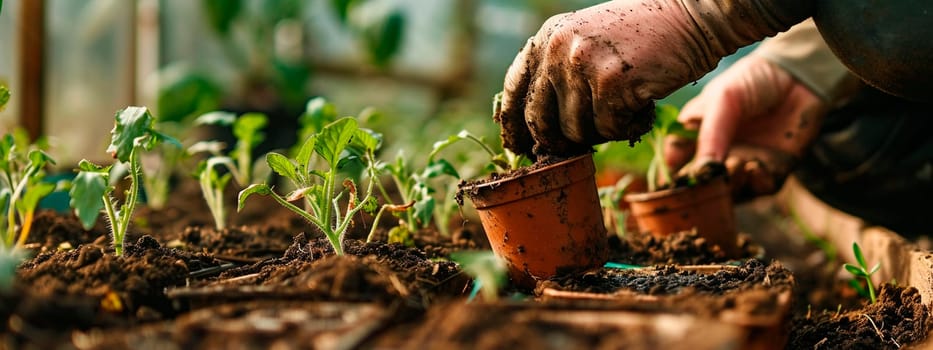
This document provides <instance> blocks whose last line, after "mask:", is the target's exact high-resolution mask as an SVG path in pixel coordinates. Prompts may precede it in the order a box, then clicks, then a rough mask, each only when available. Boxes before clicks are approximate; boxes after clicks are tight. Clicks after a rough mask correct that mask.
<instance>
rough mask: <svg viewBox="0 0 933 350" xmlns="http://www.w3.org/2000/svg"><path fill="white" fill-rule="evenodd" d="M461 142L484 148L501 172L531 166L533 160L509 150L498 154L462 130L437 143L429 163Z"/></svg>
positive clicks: (491, 163)
mask: <svg viewBox="0 0 933 350" xmlns="http://www.w3.org/2000/svg"><path fill="white" fill-rule="evenodd" d="M460 141H470V142H473V143H474V144H476V145H478V146H479V147H480V148H482V149H483V151H485V152H486V154H488V155H489V158H490V160H489V162H490V165H491V166H492V167H494V169H495V170H497V171H499V172H508V171H510V170H515V169H518V168H521V167H523V166H528V165H531V160H530V159H529V158H528V157H526V156H524V155H519V154H515V153H514V152H512V151H511V150H509V149H503V150H502V152H501V153H500V152H496V151H494V150H493V148H492V146H490V145H489V144H488V143H487V142H486V141H485V140H483V139H482V138H480V137H478V136H476V135H473V134H472V133H470V132H469V131H466V130H461V131H460V132H459V133H457V134H456V135H451V136H449V137H447V139H445V140H441V141H438V142H435V143H434V147H433V149H432V150H431V153H430V154H429V155H428V163H429V164H430V163H432V162H434V158H435V157H436V156H437V154H438V153H440V152H441V151H443V150H444V149H446V148H447V147H450V146H451V145H453V144H455V143H458V142H460Z"/></svg>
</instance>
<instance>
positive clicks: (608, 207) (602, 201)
mask: <svg viewBox="0 0 933 350" xmlns="http://www.w3.org/2000/svg"><path fill="white" fill-rule="evenodd" d="M634 180H635V178H634V177H633V176H632V174H626V175H625V176H623V177H622V178H621V179H619V181H617V182H616V183H615V184H614V185H612V186H605V187H600V188H599V205H600V206H601V207H603V212H604V213H605V215H603V218H604V220H605V221H606V228H613V229H614V232H615V234H616V236H618V237H619V238H623V237H625V233H626V232H625V219H626V217H627V216H628V212H627V211H625V210H623V209H622V207H621V204H622V196H624V195H625V191H626V190H627V189H628V187H629V185H631V184H632V181H634Z"/></svg>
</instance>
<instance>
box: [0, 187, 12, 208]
mask: <svg viewBox="0 0 933 350" xmlns="http://www.w3.org/2000/svg"><path fill="white" fill-rule="evenodd" d="M10 197H13V191H12V190H11V189H10V188H7V187H0V213H6V212H7V209H9V208H10Z"/></svg>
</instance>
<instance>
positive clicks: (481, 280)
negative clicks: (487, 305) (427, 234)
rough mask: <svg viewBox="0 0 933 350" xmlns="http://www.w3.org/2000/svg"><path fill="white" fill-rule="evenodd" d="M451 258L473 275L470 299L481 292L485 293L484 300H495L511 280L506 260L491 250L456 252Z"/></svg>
mask: <svg viewBox="0 0 933 350" xmlns="http://www.w3.org/2000/svg"><path fill="white" fill-rule="evenodd" d="M450 259H451V260H453V261H455V262H457V263H458V264H460V268H461V269H463V272H466V273H467V274H468V275H470V276H471V277H473V291H472V292H471V293H470V296H469V298H468V299H467V300H468V301H472V300H473V299H474V298H475V297H476V295H477V293H479V292H482V293H483V300H486V301H495V300H497V299H498V298H499V291H500V290H502V288H504V287H505V286H506V284H507V283H508V281H509V277H508V274H507V273H506V271H507V266H506V264H505V262H504V261H502V259H499V257H497V256H496V254H494V253H493V252H492V251H491V250H486V251H461V252H454V253H452V254H450Z"/></svg>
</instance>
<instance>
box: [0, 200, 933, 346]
mask: <svg viewBox="0 0 933 350" xmlns="http://www.w3.org/2000/svg"><path fill="white" fill-rule="evenodd" d="M184 198H185V196H180V197H179V198H178V199H177V200H181V201H183V200H184ZM195 203H200V202H195ZM195 207H197V205H195ZM259 207H262V205H259ZM266 208H267V209H268V212H269V217H270V218H273V219H271V220H270V221H267V222H239V223H238V225H237V226H235V227H232V228H229V229H228V230H227V231H224V232H223V233H222V234H218V233H217V232H215V231H214V230H213V229H212V228H209V227H207V226H205V225H204V224H203V223H200V224H199V223H197V222H194V223H185V224H179V220H181V219H180V218H176V219H174V220H175V221H172V222H170V223H169V224H161V223H159V222H158V220H155V219H156V218H157V217H158V216H159V215H162V214H157V213H156V212H149V211H147V210H142V211H140V213H139V214H138V215H137V216H138V217H145V218H146V221H147V223H148V225H146V226H145V227H144V229H140V230H138V231H136V232H144V233H146V235H140V234H138V233H137V234H133V235H131V236H130V238H131V239H130V240H128V242H131V243H128V244H127V247H126V249H125V254H124V256H122V257H114V256H113V255H112V248H110V247H109V241H108V239H107V234H106V230H107V228H106V226H104V225H103V224H102V223H99V224H98V225H97V226H96V227H95V228H93V229H92V230H90V231H84V230H83V229H81V228H80V224H79V223H78V222H77V219H76V218H74V217H73V216H71V215H60V214H55V213H51V212H43V213H41V214H40V215H39V217H38V219H37V225H36V226H35V227H36V228H37V229H36V232H35V233H34V234H33V235H32V236H31V237H30V242H31V243H30V244H31V245H30V247H32V248H33V249H34V251H36V252H38V253H39V254H38V255H37V256H36V257H34V258H32V259H30V260H27V262H26V263H25V264H23V265H22V266H21V267H20V269H19V270H18V275H17V285H18V287H17V288H16V289H14V292H13V293H12V294H6V295H4V296H3V297H2V300H3V301H4V303H3V305H4V306H3V307H0V316H2V317H3V318H4V320H6V322H5V324H6V326H5V328H4V330H3V334H2V335H0V339H2V342H3V344H5V346H7V347H10V348H19V347H27V346H36V347H41V348H50V347H62V346H64V347H77V348H100V349H104V348H106V349H114V348H140V347H155V348H164V347H179V348H226V347H229V346H233V345H236V346H238V347H242V348H267V347H270V346H277V345H281V346H288V347H298V348H305V347H306V348H423V347H433V348H448V347H449V348H464V349H465V348H503V347H535V348H561V349H575V348H580V349H582V348H596V347H619V346H626V347H628V348H635V349H638V348H645V349H649V348H683V347H685V346H688V345H687V344H689V347H690V348H696V349H704V348H710V349H714V348H721V347H737V348H755V349H773V348H780V347H781V344H782V343H784V342H785V341H784V340H782V339H786V342H787V347H788V348H812V347H814V346H816V347H817V348H820V347H822V346H826V347H828V348H831V347H839V346H842V347H859V346H861V347H868V348H895V347H896V345H907V344H910V343H917V342H919V341H921V340H922V339H923V338H925V336H926V333H927V332H928V331H929V329H930V324H931V318H930V316H929V308H928V307H927V306H926V305H925V304H923V303H922V300H923V299H922V296H923V293H922V292H921V291H918V290H917V289H912V288H907V287H908V286H913V285H915V284H913V283H915V282H914V281H918V280H919V279H918V278H914V279H910V278H907V279H905V280H904V281H909V283H912V284H910V285H908V286H904V285H902V286H901V287H894V286H886V287H883V288H882V289H881V290H880V293H879V300H880V302H879V303H876V304H872V305H868V304H867V302H866V301H865V300H863V299H859V298H858V297H857V296H855V295H854V294H852V293H849V294H846V293H847V292H846V289H845V285H844V284H841V283H832V281H837V280H836V279H835V277H834V276H833V275H832V274H828V275H823V276H822V277H820V278H824V280H821V279H820V278H814V277H813V276H812V273H815V271H810V272H812V273H808V272H807V271H804V270H806V269H803V268H802V267H801V265H800V264H801V260H804V259H803V258H806V257H807V256H808V254H811V253H814V252H818V251H816V250H812V249H813V248H812V247H811V248H810V249H811V251H803V252H798V253H797V254H798V255H799V256H802V258H801V259H796V260H794V259H791V258H789V257H785V256H781V255H780V254H779V252H778V251H777V250H778V249H776V248H775V247H774V246H772V245H771V242H768V240H767V239H761V238H762V234H764V232H762V233H756V234H752V235H745V236H743V237H742V238H741V240H742V243H741V244H740V246H741V247H743V249H742V251H743V258H742V259H740V260H730V259H726V258H724V256H723V255H722V252H720V251H718V250H717V249H716V248H714V247H710V246H709V244H708V243H707V242H705V240H704V239H702V238H698V237H696V236H695V235H693V234H691V233H688V232H685V233H678V234H674V235H671V236H669V237H666V238H657V237H653V236H642V235H636V234H631V235H629V236H627V237H626V238H625V239H619V238H618V237H610V239H609V245H608V246H609V251H610V257H611V261H614V262H621V263H627V264H633V265H639V266H646V267H643V268H635V269H599V270H594V271H590V272H586V273H582V274H576V275H572V276H566V277H562V278H559V279H554V280H550V281H542V282H540V283H539V284H538V288H537V289H536V290H535V291H534V292H531V291H527V290H515V289H507V290H504V291H502V292H501V293H500V295H501V296H502V297H503V298H504V299H502V300H500V301H490V300H475V301H473V302H467V295H468V294H469V291H470V289H471V281H470V279H469V277H468V276H466V275H465V274H464V273H462V272H461V270H460V269H459V267H458V266H457V265H456V264H454V263H452V262H450V261H448V260H447V259H445V258H446V256H447V255H448V254H450V253H451V252H456V251H462V250H466V249H476V248H478V247H488V243H487V242H485V241H484V240H483V235H482V233H481V231H479V229H478V226H477V225H476V223H475V222H470V223H468V224H465V225H462V226H461V228H460V229H458V230H455V232H454V233H453V234H452V235H451V236H450V237H445V236H441V235H439V234H438V232H437V231H433V230H429V231H425V232H421V233H420V234H418V235H415V236H414V238H415V239H414V246H413V247H406V246H403V245H399V244H386V243H382V242H374V243H365V242H363V241H361V240H358V238H362V237H363V236H364V235H365V232H366V231H368V228H358V229H354V230H353V231H352V232H351V233H350V234H349V239H347V240H346V241H345V252H346V255H344V256H335V255H334V254H333V248H332V247H331V246H330V244H329V242H328V241H327V240H326V239H325V238H323V236H322V235H320V233H318V232H315V231H314V230H313V229H312V228H311V227H309V226H308V225H306V224H304V223H303V222H301V221H296V220H291V219H283V218H287V217H288V216H287V215H286V214H287V212H284V211H282V210H281V209H279V208H278V207H272V206H266ZM271 208H275V209H271ZM186 210H187V209H186ZM195 210H201V212H200V214H198V213H196V212H195V213H193V215H194V217H197V216H198V215H202V217H203V211H204V210H206V208H203V207H202V208H200V209H191V211H195ZM251 210H258V209H251ZM257 217H258V216H257ZM772 229H773V228H772ZM387 230H388V229H387V228H386V229H382V228H379V229H378V230H377V232H381V233H380V234H377V236H379V237H383V236H384V234H385V232H386V231H387ZM763 231H764V230H763ZM769 233H773V232H769ZM251 235H255V236H251ZM282 237H288V240H287V242H283V241H284V239H283V238H282ZM778 239H780V238H778ZM249 242H253V243H249ZM752 242H759V243H760V245H759V244H753V243H752ZM68 246H70V247H71V248H73V249H70V250H69V249H66V247H68ZM867 247H868V245H867V244H866V248H867ZM59 248H62V249H59ZM777 248H780V247H777ZM769 249H772V250H769ZM866 251H867V254H874V253H868V252H870V250H868V249H866ZM872 256H873V257H874V256H876V255H872ZM773 257H777V258H778V259H781V260H779V262H778V261H769V260H766V259H771V258H773ZM784 258H787V259H788V260H787V263H788V264H789V266H790V268H784V267H783V266H782V265H783V264H782V262H784V260H783V259H784ZM872 259H873V258H872ZM913 259H916V260H917V261H921V262H922V261H927V260H924V259H922V258H919V257H916V255H915V257H914V258H913ZM810 260H813V259H810ZM811 263H812V262H811ZM819 264H820V263H815V265H808V266H807V268H808V269H812V270H820V271H824V270H825V271H830V270H836V269H838V266H835V267H832V266H830V267H828V268H823V267H820V268H815V267H814V266H823V265H819ZM822 264H825V262H824V263H822ZM696 265H700V266H696ZM827 276H828V277H827ZM795 280H796V284H795ZM677 281H681V282H677ZM827 281H829V282H827ZM815 282H827V283H822V284H819V283H818V284H814V283H815ZM816 291H822V292H820V293H822V294H823V295H824V297H823V299H824V302H822V303H819V304H817V303H814V300H817V299H814V298H813V297H814V295H815V294H819V293H815V292H816ZM516 293H517V294H516ZM515 295H517V296H518V297H519V299H514V298H510V297H509V296H515ZM840 304H841V305H844V307H843V308H841V309H839V310H838V311H837V309H835V305H840ZM808 306H809V307H808ZM808 310H809V311H808ZM869 320H871V321H869ZM843 340H844V341H846V342H847V343H846V342H842V341H843Z"/></svg>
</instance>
